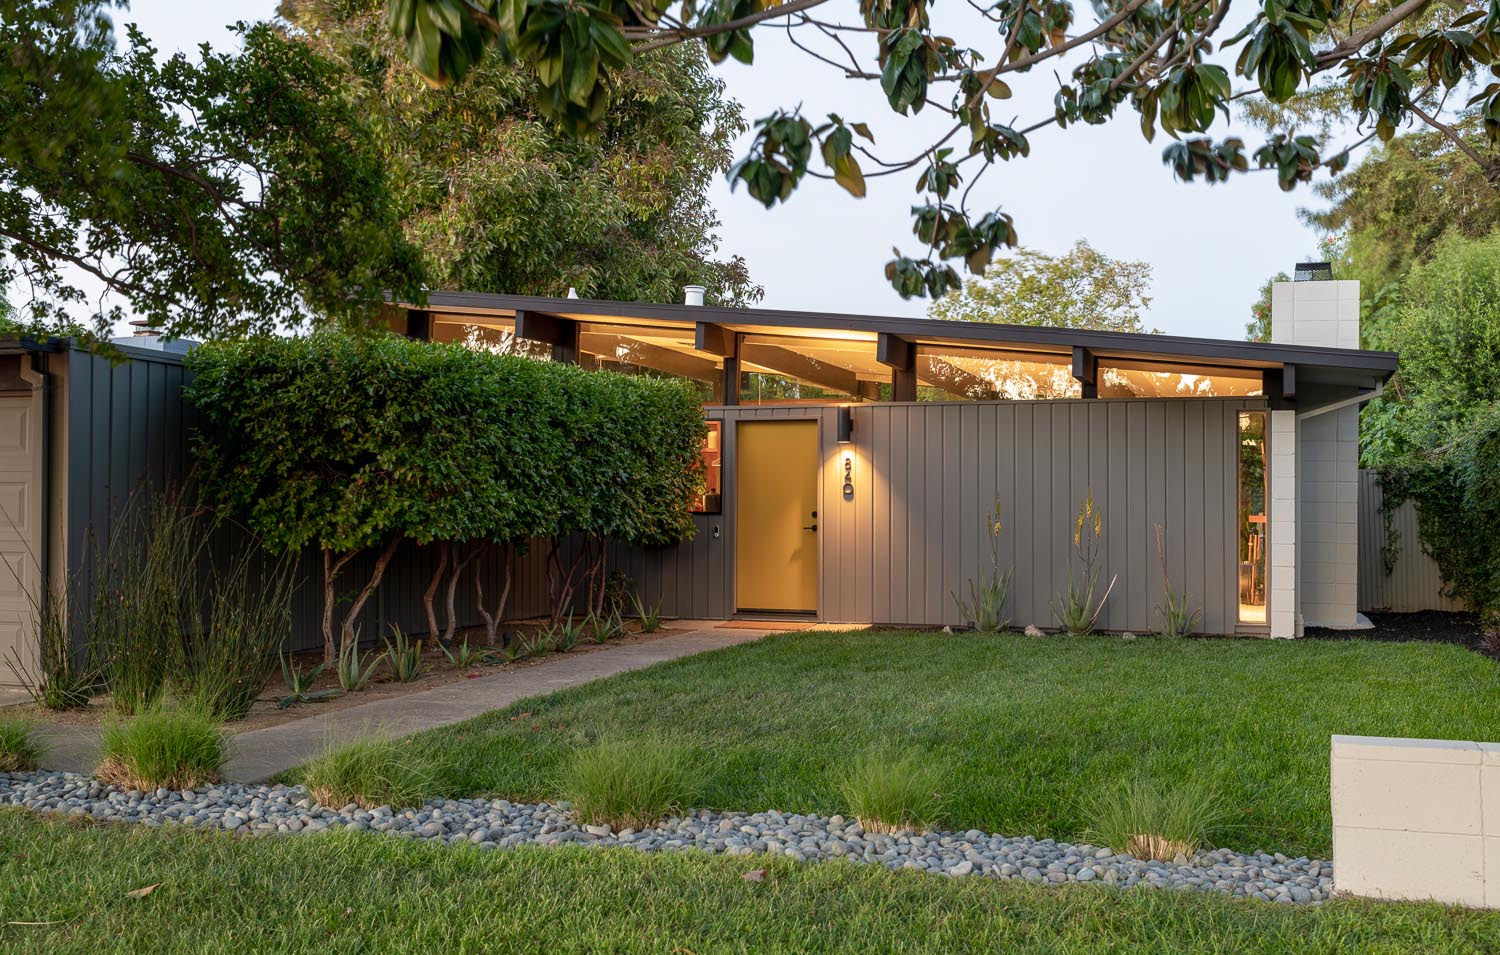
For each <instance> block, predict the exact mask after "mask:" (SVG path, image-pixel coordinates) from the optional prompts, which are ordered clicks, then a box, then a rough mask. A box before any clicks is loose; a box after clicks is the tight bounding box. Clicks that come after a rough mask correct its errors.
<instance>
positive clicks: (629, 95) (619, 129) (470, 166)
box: [281, 0, 760, 305]
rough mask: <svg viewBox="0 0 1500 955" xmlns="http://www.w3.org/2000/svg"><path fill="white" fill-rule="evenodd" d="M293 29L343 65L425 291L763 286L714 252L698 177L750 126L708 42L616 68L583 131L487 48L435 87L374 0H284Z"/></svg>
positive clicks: (664, 291) (728, 290)
mask: <svg viewBox="0 0 1500 955" xmlns="http://www.w3.org/2000/svg"><path fill="white" fill-rule="evenodd" d="M281 10H282V12H283V14H285V15H286V16H288V17H289V18H290V19H291V21H292V23H293V24H294V25H295V27H296V33H295V35H297V36H299V37H300V38H302V39H304V40H305V41H306V42H307V43H308V44H309V45H310V46H312V47H313V48H314V49H315V50H317V51H318V52H319V54H321V55H324V56H328V57H330V58H334V59H337V60H338V61H340V62H341V63H343V64H346V67H347V71H348V73H347V77H346V81H345V85H346V87H347V90H348V94H349V96H350V97H351V99H352V100H353V101H354V102H355V103H356V104H357V106H358V109H359V110H360V111H361V112H362V113H364V114H365V115H367V116H369V117H370V118H371V120H372V125H373V126H374V127H375V128H376V130H377V138H378V142H379V147H380V151H381V154H382V155H383V157H384V158H385V160H386V162H387V163H388V164H389V167H390V170H391V175H392V176H393V177H394V178H395V179H396V180H397V182H398V183H399V192H400V193H401V198H402V201H403V204H404V221H403V229H404V234H405V236H406V237H407V239H408V240H410V241H411V242H412V243H413V244H415V245H416V246H417V247H418V248H420V249H421V250H422V258H423V262H424V264H425V266H426V271H427V275H428V279H429V282H430V284H431V285H432V286H433V287H435V288H459V289H465V290H472V291H491V292H512V293H519V294H532V295H558V296H560V295H563V294H565V293H566V292H567V290H568V289H569V288H570V287H572V288H576V289H577V290H578V292H579V293H580V294H582V295H583V296H585V297H590V298H613V299H619V300H625V301H672V300H673V299H674V298H675V297H676V296H677V295H679V294H680V291H681V288H682V286H684V285H688V284H697V285H703V286H705V287H706V288H707V289H708V291H709V295H710V296H711V298H712V299H713V300H715V301H718V302H721V303H725V304H736V305H737V304H746V303H748V302H750V301H753V300H755V299H758V298H759V297H760V289H759V288H757V287H755V286H754V285H752V284H751V282H750V280H749V276H748V274H747V271H746V268H745V264H744V261H743V260H741V259H740V258H738V257H734V258H731V259H728V260H723V261H721V260H716V259H715V258H714V253H715V248H716V245H717V242H718V239H717V236H716V235H715V234H714V230H715V229H717V228H718V226H719V222H718V219H717V218H716V216H715V213H714V210H713V207H712V205H711V204H710V203H709V201H708V194H707V190H708V186H709V184H710V181H711V180H712V178H713V177H714V176H715V175H718V174H720V173H722V172H723V171H724V170H725V169H726V168H727V167H728V165H729V162H730V160H731V158H732V154H731V147H732V144H733V142H734V140H735V137H737V136H738V135H739V134H740V133H742V132H744V130H745V124H744V120H743V119H742V117H741V114H740V108H739V106H738V104H736V103H734V102H733V101H732V100H727V99H726V98H725V97H724V86H723V83H722V82H720V81H719V80H718V79H716V78H715V77H713V76H712V75H711V73H710V72H709V68H708V63H707V60H706V58H705V57H704V55H703V52H702V51H701V50H699V49H696V48H691V47H673V48H671V49H665V50H661V51H659V52H657V53H655V54H652V55H648V56H642V57H639V58H637V59H636V60H635V61H634V62H633V63H632V64H631V66H629V67H628V68H626V69H623V70H620V71H618V72H617V73H615V74H614V79H613V82H614V92H613V97H612V104H613V105H612V109H611V111H610V113H609V115H608V116H606V117H604V118H603V120H602V121H601V123H600V124H599V128H598V130H597V134H596V135H594V136H592V137H589V138H588V139H581V138H576V137H571V136H568V135H565V134H563V133H560V132H559V131H558V129H557V127H556V125H555V124H554V123H553V122H552V121H551V120H550V119H547V118H546V117H544V116H542V115H541V113H540V111H539V108H538V107H537V106H536V105H535V97H536V93H537V88H538V86H537V82H536V80H535V78H534V77H533V76H532V75H531V74H530V73H529V72H527V71H526V70H524V69H522V68H520V67H518V66H516V65H514V64H509V63H507V62H506V59H505V57H503V56H501V55H500V54H499V53H498V52H493V51H489V52H486V53H485V54H484V55H483V56H482V57H481V58H480V59H479V61H478V62H476V63H475V64H474V66H473V68H472V70H471V71H470V73H469V77H468V79H467V81H466V82H465V83H464V84H462V85H460V86H455V87H450V88H448V89H443V90H432V89H430V88H429V87H428V86H427V85H426V84H425V83H423V82H422V80H421V79H420V78H419V77H418V76H416V75H415V74H414V73H413V72H412V71H411V69H410V68H409V66H408V65H407V63H406V61H405V58H404V56H403V46H402V44H401V43H400V42H399V41H398V40H397V39H396V38H395V37H394V36H393V35H392V34H391V33H390V31H389V30H388V29H387V28H386V25H385V19H384V16H383V8H382V2H381V0H287V2H285V3H283V4H282V7H281Z"/></svg>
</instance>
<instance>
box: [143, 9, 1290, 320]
mask: <svg viewBox="0 0 1500 955" xmlns="http://www.w3.org/2000/svg"><path fill="white" fill-rule="evenodd" d="M1076 6H1077V7H1078V8H1079V10H1080V15H1081V16H1088V13H1087V11H1088V5H1087V4H1084V3H1078V4H1077V5H1076ZM275 7H276V4H275V2H274V0H214V2H203V0H135V2H134V3H132V4H131V9H130V10H129V12H128V13H123V14H120V15H119V16H118V18H117V22H125V21H133V22H135V23H137V24H139V25H140V26H141V28H142V29H143V30H144V31H145V33H146V34H147V35H148V36H149V37H151V38H152V40H153V41H154V42H155V44H156V46H157V47H158V49H159V50H160V51H161V52H162V53H164V54H169V53H172V52H175V51H178V50H183V51H192V50H195V49H196V47H197V46H198V44H200V43H202V42H204V41H208V42H209V43H211V44H213V45H214V46H215V47H221V46H228V45H231V44H233V42H234V37H233V34H231V33H230V32H229V31H228V30H227V29H226V25H227V24H230V23H233V22H234V21H236V20H247V21H253V20H260V19H266V18H269V17H272V16H274V14H275ZM841 8H847V10H844V11H843V12H844V13H845V14H847V15H851V16H853V15H857V13H856V8H855V4H854V2H853V0H835V4H832V5H830V7H829V8H828V9H830V10H831V13H830V14H829V16H832V15H833V14H836V13H838V12H840V9H841ZM955 9H960V8H959V5H958V4H956V3H950V4H943V3H938V4H935V6H934V17H935V21H934V23H935V26H937V27H938V28H939V30H941V31H945V32H947V33H948V34H949V35H951V36H954V37H956V38H958V39H959V40H960V42H967V43H970V44H972V45H974V46H976V47H980V48H981V49H987V48H988V49H993V47H994V43H993V36H992V35H976V33H975V31H979V30H986V29H990V28H988V27H986V26H985V24H984V22H983V21H982V20H980V19H979V18H978V17H977V16H973V17H968V18H967V19H965V17H963V16H958V15H953V19H952V20H950V21H947V22H945V21H943V20H941V19H937V18H938V17H940V16H941V15H944V14H945V13H946V11H950V10H955ZM962 9H963V10H964V12H965V13H967V8H962ZM1237 28H1238V25H1233V24H1231V25H1229V27H1228V28H1227V29H1225V30H1224V31H1223V34H1222V35H1224V36H1229V35H1231V34H1232V33H1233V32H1234V31H1235V30H1236V29H1237ZM971 36H972V37H973V38H972V39H969V38H968V37H971ZM804 42H807V41H804ZM869 42H871V41H868V40H866V41H865V43H866V44H868V43H869ZM855 52H856V54H857V55H859V56H860V57H861V58H862V59H863V58H864V57H865V56H866V55H867V54H870V55H871V58H872V59H873V54H872V53H871V51H869V50H868V49H862V48H860V46H859V45H858V44H855ZM1236 52H1237V50H1235V51H1232V52H1231V53H1230V54H1229V55H1230V56H1233V55H1234V53H1236ZM1073 62H1075V61H1067V62H1064V63H1062V64H1061V65H1060V66H1059V67H1057V70H1058V72H1059V73H1061V74H1063V75H1066V71H1067V70H1069V69H1071V66H1072V63H1073ZM716 69H717V71H718V75H719V76H720V77H721V78H722V79H723V80H724V82H725V84H726V88H727V93H728V95H729V96H731V97H732V98H734V99H736V100H738V101H739V102H740V103H741V104H742V105H743V107H744V110H745V116H746V118H747V119H750V120H754V119H755V118H758V117H761V116H764V115H766V114H768V113H770V112H772V111H774V110H776V109H790V108H794V107H797V106H799V105H800V106H801V107H802V108H803V111H804V113H805V114H806V115H807V116H808V117H809V118H811V119H813V120H814V121H821V119H822V117H824V116H825V115H826V114H827V113H830V112H836V113H839V114H840V115H842V116H843V117H844V118H845V119H846V120H849V121H851V122H852V121H857V120H867V121H869V123H870V125H871V127H872V129H873V131H874V133H875V137H876V141H877V146H878V147H879V151H880V152H881V154H882V155H883V156H886V157H897V156H902V157H904V156H909V155H910V154H911V153H913V152H914V151H916V150H917V149H920V148H922V147H923V146H924V145H926V144H927V143H929V142H931V141H932V139H934V138H936V137H934V136H932V135H930V134H931V131H932V130H934V129H937V128H939V127H940V123H939V120H940V117H938V116H935V115H931V114H932V113H933V112H935V111H932V110H928V111H926V113H925V114H924V115H921V116H918V117H915V118H904V117H899V116H897V115H896V114H894V113H892V112H891V110H890V108H889V107H888V106H887V105H886V103H885V98H884V95H883V94H882V93H881V92H880V89H879V86H878V85H877V84H874V83H869V82H861V81H853V80H846V79H844V78H843V77H842V75H841V74H840V73H838V72H837V71H835V70H834V69H832V68H831V67H829V66H826V65H823V64H820V63H818V62H816V61H815V60H813V59H812V58H811V57H809V56H808V55H807V54H805V53H803V52H802V51H800V50H798V49H796V48H795V47H793V46H792V45H791V43H790V42H789V40H788V39H787V37H786V33H785V31H781V30H766V29H759V30H757V40H756V58H755V63H754V65H753V66H743V65H740V64H738V63H734V62H733V61H729V62H727V63H726V64H724V65H721V66H720V67H717V68H716ZM1009 78H1010V79H1012V80H1013V82H1012V86H1013V87H1014V88H1015V91H1016V95H1015V97H1014V99H1012V100H1008V101H1006V102H1005V103H1004V104H1001V105H1002V106H1003V107H1004V109H1005V110H1011V109H1013V110H1014V113H1015V116H1016V118H1017V120H1018V121H1017V122H1016V123H1015V125H1016V126H1017V127H1020V126H1023V125H1027V124H1029V123H1031V122H1035V121H1036V120H1039V119H1042V118H1045V117H1046V116H1048V115H1050V113H1051V99H1052V94H1053V93H1054V92H1055V90H1056V81H1055V80H1054V79H1053V78H1052V71H1051V69H1048V70H1045V71H1043V70H1040V69H1039V70H1037V71H1034V72H1032V73H1029V74H1025V75H1022V76H1017V75H1016V74H1011V77H1009ZM996 118H998V119H1008V118H1009V116H1007V115H1004V114H998V115H997V117H996ZM1137 119H1138V117H1137V114H1136V113H1135V112H1134V111H1132V110H1129V109H1128V108H1126V107H1122V108H1121V110H1120V112H1119V113H1118V114H1117V118H1116V120H1115V121H1113V122H1111V123H1108V124H1106V125H1104V126H1098V127H1092V126H1075V127H1071V128H1069V129H1067V130H1059V129H1057V128H1056V127H1051V128H1049V129H1044V130H1042V131H1039V132H1037V133H1035V134H1033V135H1032V137H1031V146H1032V149H1031V155H1030V157H1029V158H1025V159H1017V160H1012V161H1011V162H1010V163H1002V164H997V165H996V166H995V167H994V168H992V169H990V170H989V172H987V173H986V174H985V176H984V178H983V180H982V181H981V182H980V183H979V184H978V185H977V186H976V187H975V189H974V192H973V195H972V196H971V208H979V209H991V208H996V207H998V208H1000V209H1002V210H1004V211H1005V212H1008V213H1010V214H1011V215H1012V216H1013V217H1014V219H1015V225H1016V230H1017V232H1018V233H1019V236H1020V239H1021V242H1022V244H1023V245H1025V246H1027V247H1029V248H1034V249H1038V250H1040V251H1042V252H1046V253H1050V254H1060V253H1062V252H1065V251H1066V250H1067V249H1068V248H1069V247H1071V246H1072V245H1073V243H1074V242H1076V241H1077V240H1079V239H1086V240H1087V241H1088V242H1089V243H1090V244H1092V245H1093V246H1094V247H1095V248H1097V249H1099V250H1100V251H1102V252H1104V253H1105V254H1107V255H1109V256H1112V257H1114V258H1121V259H1137V260H1144V261H1146V262H1149V263H1150V264H1151V267H1152V276H1153V278H1152V288H1151V298H1152V301H1151V305H1150V307H1149V309H1148V310H1147V315H1146V319H1145V324H1146V326H1147V327H1155V328H1159V329H1160V330H1162V331H1163V332H1167V333H1169V334H1176V335H1195V336H1205V337H1213V338H1241V337H1243V335H1244V326H1245V323H1246V321H1247V320H1248V319H1249V312H1250V306H1251V305H1252V303H1253V302H1254V301H1255V299H1256V296H1257V293H1258V291H1259V289H1260V286H1261V284H1262V283H1263V282H1265V280H1266V279H1267V278H1268V277H1270V276H1271V275H1274V274H1275V273H1276V272H1279V271H1288V272H1289V271H1291V268H1292V266H1293V264H1294V263H1296V262H1297V261H1301V260H1305V259H1307V258H1309V257H1311V256H1312V255H1313V253H1314V250H1315V248H1316V241H1317V235H1316V233H1315V232H1314V231H1313V230H1311V229H1309V228H1308V227H1306V226H1304V225H1303V224H1302V223H1301V221H1300V219H1299V217H1298V215H1297V210H1298V208H1299V207H1303V206H1308V205H1316V204H1317V203H1318V199H1317V197H1316V196H1314V195H1313V194H1312V192H1311V191H1310V190H1308V189H1307V188H1306V187H1302V188H1300V189H1299V190H1297V191H1295V192H1292V193H1283V192H1282V191H1281V190H1280V189H1279V188H1278V186H1277V184H1276V178H1275V176H1274V175H1272V174H1269V173H1253V174H1250V175H1244V176H1238V177H1235V178H1234V179H1231V180H1230V181H1229V182H1228V183H1227V184H1223V185H1218V186H1213V187H1209V186H1206V185H1204V184H1203V183H1201V182H1196V183H1180V182H1177V181H1176V180H1174V179H1173V178H1172V176H1171V173H1170V171H1169V170H1168V169H1167V168H1166V167H1165V166H1163V165H1162V163H1161V150H1162V147H1163V146H1164V145H1165V142H1164V139H1165V137H1164V136H1162V135H1160V134H1159V135H1158V137H1157V141H1156V142H1155V143H1147V142H1146V141H1145V140H1144V138H1143V137H1142V136H1141V133H1140V130H1139V125H1138V122H1137ZM1236 131H1238V132H1243V130H1242V129H1241V128H1240V127H1239V126H1238V125H1232V126H1231V127H1229V128H1228V129H1226V128H1225V127H1223V126H1222V125H1221V124H1218V123H1216V124H1215V127H1214V129H1213V130H1212V134H1213V135H1214V136H1215V137H1216V138H1217V137H1222V136H1224V135H1228V134H1229V133H1230V132H1236ZM1245 139H1246V142H1247V144H1249V145H1250V146H1251V147H1252V148H1253V145H1254V144H1255V143H1256V142H1257V140H1256V138H1255V136H1254V134H1253V133H1251V134H1248V135H1246V137H1245ZM748 142H749V135H748V134H747V136H746V137H745V138H744V140H743V141H742V143H741V144H740V145H741V147H743V146H744V145H745V144H746V143H748ZM866 166H867V168H866V172H867V174H868V172H870V171H871V168H873V167H871V166H870V164H868V163H867V164H866ZM916 178H917V171H916V170H912V171H908V172H903V173H901V174H898V175H895V176H890V177H886V178H884V179H879V180H870V188H869V194H868V195H867V196H866V197H865V198H863V199H855V198H853V197H851V196H849V195H848V194H847V193H845V192H844V191H843V190H842V189H840V188H839V187H838V186H836V185H834V184H833V183H831V182H826V181H816V180H810V179H809V180H807V181H806V182H805V184H804V185H803V186H802V187H801V188H799V189H798V190H797V192H796V193H794V194H793V196H792V198H791V201H790V202H789V203H788V204H786V205H778V206H777V207H775V208H774V209H772V210H769V211H768V210H766V209H765V208H764V207H763V206H761V205H760V203H758V202H756V201H755V200H753V199H751V198H750V197H749V196H748V195H747V194H746V192H745V191H744V189H743V188H742V189H740V190H738V191H734V192H731V190H730V188H729V185H728V183H727V182H724V181H722V180H720V181H719V182H717V183H716V184H715V185H714V187H713V188H712V190H711V194H710V198H711V201H712V202H713V204H714V206H715V208H716V209H717V211H718V214H719V217H720V219H721V220H722V222H723V225H722V228H721V229H720V230H719V234H720V237H721V239H722V243H721V249H720V251H721V254H724V255H729V254H737V255H742V256H744V258H745V260H746V262H747V263H748V265H749V269H750V274H751V277H752V278H753V279H754V280H755V281H756V282H757V283H759V284H760V285H762V286H764V287H765V292H766V294H765V299H764V300H763V301H762V302H761V304H762V305H763V306H765V307H767V308H787V309H811V310H821V311H835V312H852V313H858V314H876V315H908V316H920V315H922V314H924V313H925V310H926V306H927V302H926V301H925V300H921V299H911V300H903V299H902V298H901V297H900V296H899V295H897V294H896V293H895V292H894V291H893V290H892V289H891V288H890V286H889V285H888V284H887V282H886V280H885V277H884V274H883V270H884V265H885V263H886V261H887V260H889V259H890V258H891V250H892V247H893V246H895V247H900V248H902V250H903V251H905V252H908V253H915V252H917V251H920V250H919V248H918V246H917V242H916V240H915V238H914V237H913V236H912V235H911V219H910V207H911V206H912V205H913V204H914V203H915V202H917V201H919V197H918V195H917V194H916V192H915V191H914V190H913V185H914V183H915V181H916Z"/></svg>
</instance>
